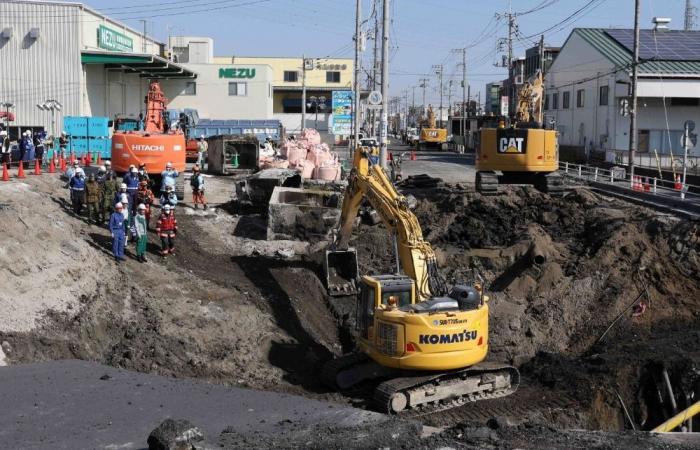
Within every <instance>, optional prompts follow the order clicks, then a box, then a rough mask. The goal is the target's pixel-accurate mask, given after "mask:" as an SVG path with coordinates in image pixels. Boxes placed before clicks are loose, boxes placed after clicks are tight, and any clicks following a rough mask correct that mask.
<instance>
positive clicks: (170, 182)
mask: <svg viewBox="0 0 700 450" xmlns="http://www.w3.org/2000/svg"><path fill="white" fill-rule="evenodd" d="M179 175H180V174H179V173H178V172H177V170H175V169H174V168H173V163H171V162H170V161H168V162H167V164H165V170H164V171H163V172H161V174H160V178H161V180H162V181H161V185H160V195H161V196H162V195H163V194H165V193H166V189H165V187H166V186H172V187H173V188H174V187H175V178H177V177H178V176H179Z"/></svg>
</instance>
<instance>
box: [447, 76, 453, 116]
mask: <svg viewBox="0 0 700 450" xmlns="http://www.w3.org/2000/svg"><path fill="white" fill-rule="evenodd" d="M451 114H452V80H450V81H449V82H448V83H447V120H450V115H451Z"/></svg>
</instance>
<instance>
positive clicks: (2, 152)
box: [0, 130, 11, 165]
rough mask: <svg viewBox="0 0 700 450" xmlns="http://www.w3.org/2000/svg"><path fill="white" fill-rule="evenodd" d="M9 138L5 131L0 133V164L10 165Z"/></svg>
mask: <svg viewBox="0 0 700 450" xmlns="http://www.w3.org/2000/svg"><path fill="white" fill-rule="evenodd" d="M10 156H11V153H10V138H9V137H8V136H7V131H6V130H1V131H0V164H8V165H9V164H10Z"/></svg>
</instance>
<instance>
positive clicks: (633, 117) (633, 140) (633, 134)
mask: <svg viewBox="0 0 700 450" xmlns="http://www.w3.org/2000/svg"><path fill="white" fill-rule="evenodd" d="M639 9H640V5H639V0H635V1H634V46H633V50H632V51H633V53H634V56H633V59H632V86H631V88H632V106H631V107H630V147H629V155H628V159H629V161H628V167H629V172H630V185H634V152H635V150H637V66H638V65H639Z"/></svg>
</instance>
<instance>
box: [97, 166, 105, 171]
mask: <svg viewBox="0 0 700 450" xmlns="http://www.w3.org/2000/svg"><path fill="white" fill-rule="evenodd" d="M98 171H100V172H107V168H106V167H105V166H100V168H99V169H98Z"/></svg>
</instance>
